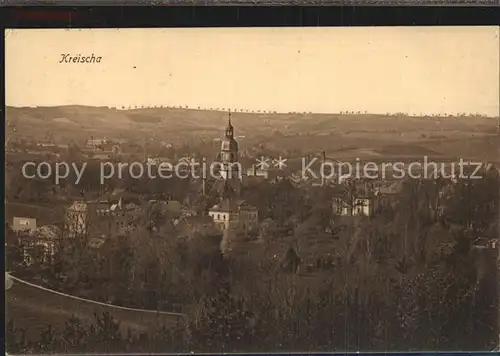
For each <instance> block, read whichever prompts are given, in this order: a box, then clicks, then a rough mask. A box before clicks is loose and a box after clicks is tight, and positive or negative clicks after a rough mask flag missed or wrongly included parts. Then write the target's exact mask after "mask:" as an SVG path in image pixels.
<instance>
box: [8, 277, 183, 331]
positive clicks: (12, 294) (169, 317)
mask: <svg viewBox="0 0 500 356" xmlns="http://www.w3.org/2000/svg"><path fill="white" fill-rule="evenodd" d="M9 279H12V282H13V283H12V284H10V283H9V282H8V280H9ZM9 284H10V286H9ZM5 287H6V291H5V299H6V300H5V303H6V313H5V316H6V320H10V319H13V320H14V324H15V326H16V327H17V328H22V329H24V330H25V331H26V334H27V336H28V338H29V339H35V340H36V339H38V338H39V337H40V332H41V331H43V330H45V329H46V328H47V327H48V325H52V327H53V328H54V329H55V332H56V333H59V332H61V331H62V329H63V328H64V324H65V322H66V321H68V319H69V318H71V317H72V316H76V317H78V318H80V319H81V320H82V321H83V322H85V323H92V322H93V321H94V313H97V314H98V315H99V314H101V315H102V313H103V312H109V313H110V314H111V315H112V316H113V317H114V318H116V319H117V320H119V321H120V325H121V327H122V331H124V332H125V331H126V330H127V329H128V328H131V329H133V330H135V331H138V332H151V331H153V330H155V329H158V327H159V326H162V325H167V326H168V325H173V324H175V322H176V321H178V320H181V319H182V317H183V314H178V313H166V312H157V311H154V310H141V309H132V308H124V307H118V306H114V305H111V304H105V303H100V302H96V301H92V300H88V299H83V298H79V297H75V296H71V295H67V294H64V293H60V292H56V291H53V290H50V289H47V288H44V287H41V286H37V285H34V284H32V283H29V282H26V281H23V280H21V279H18V278H16V277H9V276H7V275H6V285H5Z"/></svg>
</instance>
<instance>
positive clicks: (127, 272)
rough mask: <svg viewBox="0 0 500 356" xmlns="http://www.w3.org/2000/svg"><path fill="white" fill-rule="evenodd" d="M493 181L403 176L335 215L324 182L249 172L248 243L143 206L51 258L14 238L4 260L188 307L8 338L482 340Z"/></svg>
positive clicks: (82, 284)
mask: <svg viewBox="0 0 500 356" xmlns="http://www.w3.org/2000/svg"><path fill="white" fill-rule="evenodd" d="M346 190H347V191H348V190H349V187H346ZM498 191H499V178H498V175H497V174H496V171H494V172H493V171H489V172H484V173H483V178H482V179H477V180H467V179H465V180H460V181H458V182H456V183H453V182H450V181H447V180H443V179H436V180H408V181H405V182H404V184H403V188H402V191H401V192H400V193H399V195H398V197H397V202H396V205H394V206H393V207H391V206H388V207H387V208H386V209H383V210H381V211H380V212H379V213H378V214H376V215H375V216H374V217H370V218H368V217H367V218H351V219H346V218H345V217H341V216H335V215H332V212H331V199H332V197H333V195H334V194H335V192H334V191H333V190H330V188H327V187H321V188H317V189H298V188H294V187H293V186H292V185H291V184H290V183H289V182H288V181H286V180H285V181H282V182H279V183H276V184H272V185H271V184H269V183H266V182H265V183H253V184H252V185H248V186H246V187H244V189H243V192H242V194H243V196H244V198H245V199H246V200H247V201H248V202H249V203H250V204H252V205H254V206H256V207H258V209H259V215H260V216H259V218H260V219H261V220H262V221H263V220H266V221H272V222H273V227H272V228H269V224H268V225H266V228H264V226H262V228H261V231H259V233H258V235H259V236H258V237H256V238H257V240H259V244H257V245H258V246H259V247H258V248H248V249H246V250H245V246H246V245H245V242H242V243H241V247H240V249H243V250H244V253H239V254H234V255H224V254H222V252H221V250H220V241H221V238H222V236H221V235H218V234H213V235H210V236H206V235H203V236H202V235H200V236H194V237H192V238H190V239H180V238H176V237H175V235H174V234H173V233H172V230H171V229H169V228H163V229H161V230H157V231H156V230H155V231H153V230H151V228H150V225H149V224H148V223H147V221H149V220H148V218H147V217H148V216H149V217H150V216H151V215H155V214H158V213H157V212H156V213H155V212H152V211H147V212H145V217H141V218H139V219H138V221H137V223H138V224H139V225H140V226H139V227H138V229H136V230H135V231H134V232H133V233H131V234H130V235H129V236H124V237H122V238H121V239H116V240H115V241H113V242H112V243H110V244H109V246H107V248H105V249H102V250H99V251H98V252H96V251H95V250H93V249H91V248H89V246H88V239H87V238H85V237H81V238H76V239H75V240H73V241H71V242H68V241H67V240H64V239H61V241H60V242H59V243H58V245H57V251H56V253H55V256H54V258H53V259H52V260H51V261H49V262H39V263H34V264H31V265H29V266H28V265H26V264H25V263H24V260H23V258H22V256H21V253H20V251H22V246H20V245H19V244H18V243H17V244H16V243H12V244H10V245H9V246H8V247H7V250H6V253H7V257H6V258H7V263H8V266H7V268H8V269H9V270H10V271H12V272H13V273H14V274H15V275H16V276H19V277H22V278H25V279H30V278H33V276H38V277H39V276H42V277H43V278H44V280H46V281H47V282H48V283H50V285H51V287H52V288H54V289H56V290H60V291H64V292H65V293H70V294H74V295H79V296H84V297H89V298H92V299H95V300H103V301H111V302H112V303H114V304H116V305H122V306H129V307H140V308H146V309H155V310H166V311H168V310H171V307H172V305H173V304H179V303H181V304H183V305H184V307H185V308H184V310H185V313H186V317H185V318H184V319H183V320H182V321H179V322H178V323H177V324H176V325H175V326H174V327H171V326H168V327H167V326H166V325H158V328H157V330H155V332H152V333H140V332H136V331H134V330H131V329H127V330H123V328H121V327H120V320H115V319H114V318H113V317H112V316H111V315H110V314H107V313H104V314H102V315H99V314H96V315H95V316H94V322H93V323H92V324H88V323H87V324H86V323H83V322H82V321H81V320H79V319H78V318H76V317H73V318H71V319H69V320H68V321H67V323H66V324H65V326H64V327H63V328H61V329H59V330H55V328H54V327H52V326H49V327H48V328H47V330H46V331H44V332H43V333H42V334H41V335H40V337H39V338H38V339H35V340H29V339H27V337H26V336H25V333H24V332H23V330H22V329H21V328H19V327H18V326H17V325H16V320H15V317H14V318H12V319H11V320H9V321H8V323H7V328H6V332H7V334H6V341H7V351H8V352H10V353H42V352H43V353H57V352H64V353H68V352H238V351H239V352H271V351H304V352H306V351H309V352H310V351H325V352H326V351H330V352H333V351H337V352H340V351H385V350H392V351H396V350H398V351H416V350H428V351H432V350H462V351H466V350H485V351H486V350H492V349H494V348H495V347H496V346H497V342H498V340H497V339H498V331H499V325H498V313H499V311H498V305H499V302H500V301H499V299H498V285H499V283H498V277H499V276H498V273H497V264H496V258H497V251H496V250H493V249H488V248H486V249H477V248H475V247H476V243H477V239H478V238H479V237H490V238H492V239H497V238H498V233H497V231H498V208H499V206H498V198H499V195H498ZM348 193H349V192H348ZM351 194H352V192H351ZM208 199H209V198H207V200H208ZM198 203H199V204H200V205H209V202H207V201H203V199H201V201H199V202H198ZM160 220H161V224H162V225H168V224H169V221H170V219H169V217H168V216H166V217H165V216H164V217H163V219H160ZM160 220H158V221H160ZM8 234H10V235H11V236H12V235H13V232H12V231H9V232H8ZM10 240H12V241H14V240H15V238H11V239H10ZM322 244H324V245H322ZM254 245H255V244H254ZM254 245H252V246H254ZM249 246H250V245H249ZM321 246H331V249H330V250H328V251H327V250H326V249H325V248H321ZM278 247H279V248H278ZM269 251H271V253H269ZM272 251H279V253H274V252H272ZM311 266H312V267H311ZM58 335H61V337H59V336H58Z"/></svg>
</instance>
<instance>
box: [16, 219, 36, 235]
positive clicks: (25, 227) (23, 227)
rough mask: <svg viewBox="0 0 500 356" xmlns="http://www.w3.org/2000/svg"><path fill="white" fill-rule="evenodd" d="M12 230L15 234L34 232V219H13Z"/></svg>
mask: <svg viewBox="0 0 500 356" xmlns="http://www.w3.org/2000/svg"><path fill="white" fill-rule="evenodd" d="M11 228H12V230H13V231H15V232H32V231H35V230H36V219H35V218H26V217H14V219H13V221H12V226H11Z"/></svg>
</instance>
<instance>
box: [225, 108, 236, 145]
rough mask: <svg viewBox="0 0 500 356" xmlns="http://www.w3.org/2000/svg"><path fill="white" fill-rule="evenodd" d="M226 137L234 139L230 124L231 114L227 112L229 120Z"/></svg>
mask: <svg viewBox="0 0 500 356" xmlns="http://www.w3.org/2000/svg"><path fill="white" fill-rule="evenodd" d="M226 137H227V138H231V139H232V138H233V137H234V128H233V125H232V124H231V112H229V118H228V120H227V127H226Z"/></svg>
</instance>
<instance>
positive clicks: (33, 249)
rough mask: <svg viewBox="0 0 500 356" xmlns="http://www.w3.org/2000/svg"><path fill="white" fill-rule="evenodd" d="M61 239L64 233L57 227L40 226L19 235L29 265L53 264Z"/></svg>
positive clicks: (25, 259) (19, 241)
mask: <svg viewBox="0 0 500 356" xmlns="http://www.w3.org/2000/svg"><path fill="white" fill-rule="evenodd" d="M61 238H62V231H61V229H60V228H58V227H57V226H55V225H44V226H40V227H38V228H37V229H34V230H31V231H24V232H19V233H18V235H17V239H18V243H19V244H20V245H21V246H22V247H23V251H22V253H23V257H24V261H25V263H27V264H32V263H34V262H39V263H49V262H51V261H52V259H53V257H54V254H55V252H56V247H57V244H58V242H59V240H60V239H61Z"/></svg>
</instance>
